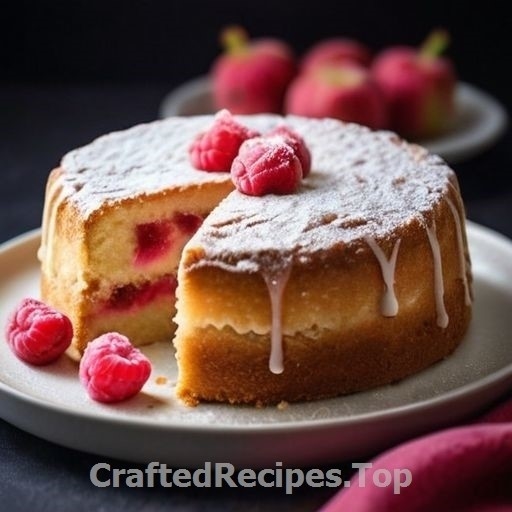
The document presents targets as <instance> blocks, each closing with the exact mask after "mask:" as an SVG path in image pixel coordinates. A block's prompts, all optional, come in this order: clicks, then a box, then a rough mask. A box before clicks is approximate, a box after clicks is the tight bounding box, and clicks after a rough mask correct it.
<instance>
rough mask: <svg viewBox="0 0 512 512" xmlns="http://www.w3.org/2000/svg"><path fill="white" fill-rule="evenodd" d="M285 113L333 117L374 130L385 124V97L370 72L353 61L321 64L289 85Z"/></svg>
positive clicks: (383, 126)
mask: <svg viewBox="0 0 512 512" xmlns="http://www.w3.org/2000/svg"><path fill="white" fill-rule="evenodd" d="M285 109H286V112H287V113H288V114H295V115H300V116H306V117H320V118H321V117H332V118H335V119H341V120H342V121H347V122H353V123H359V124H363V125H366V126H368V127H370V128H373V129H379V128H385V127H386V126H387V112H386V105H385V101H384V98H383V96H382V93H381V91H380V89H379V88H378V87H377V85H376V84H375V82H374V81H373V79H372V78H371V75H370V72H369V71H368V70H367V69H366V68H364V67H362V66H358V65H356V64H345V65H337V66H323V67H319V68H317V69H315V70H312V71H311V72H309V73H301V74H300V75H299V76H298V77H297V78H295V80H294V81H293V82H292V83H291V84H290V87H289V89H288V93H287V95H286V100H285Z"/></svg>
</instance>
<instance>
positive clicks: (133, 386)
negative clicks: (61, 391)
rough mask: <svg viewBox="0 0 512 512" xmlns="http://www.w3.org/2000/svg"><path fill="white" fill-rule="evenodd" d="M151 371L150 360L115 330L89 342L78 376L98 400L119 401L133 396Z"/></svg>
mask: <svg viewBox="0 0 512 512" xmlns="http://www.w3.org/2000/svg"><path fill="white" fill-rule="evenodd" d="M150 374H151V363H150V361H149V359H148V358H147V357H146V356H145V355H144V354H143V353H142V352H141V351H140V350H139V349H137V348H135V347H134V346H133V345H132V344H131V343H130V340H129V339H128V338H127V337H126V336H123V335H122V334H119V333H117V332H109V333H106V334H103V335H101V336H99V337H98V338H96V339H95V340H93V341H91V342H90V343H89V344H88V345H87V348H86V349H85V352H84V355H83V357H82V359H81V360H80V369H79V376H80V380H81V382H82V384H83V385H84V386H85V388H86V390H87V392H88V394H89V396H90V397H91V398H92V399H93V400H96V401H98V402H120V401H122V400H126V399H128V398H131V397H132V396H134V395H136V394H137V393H138V392H139V391H140V390H141V389H142V386H143V385H144V384H145V382H146V381H147V380H148V378H149V375H150Z"/></svg>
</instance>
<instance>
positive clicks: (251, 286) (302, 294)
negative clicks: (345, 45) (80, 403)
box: [40, 115, 471, 404]
mask: <svg viewBox="0 0 512 512" xmlns="http://www.w3.org/2000/svg"><path fill="white" fill-rule="evenodd" d="M237 119H238V120H239V121H240V122H241V123H243V124H244V125H246V126H248V127H250V128H251V129H253V130H257V131H258V132H260V133H265V132H267V131H270V130H272V129H273V128H275V127H276V126H279V125H282V124H285V125H286V126H288V127H289V128H291V129H292V130H294V131H295V132H296V133H298V134H299V135H301V136H302V137H303V139H304V140H305V142H306V144H307V146H308V147H309V149H310V151H311V155H312V169H311V173H310V174H309V175H308V177H307V178H306V179H305V180H304V181H303V182H302V185H301V186H300V188H299V189H298V191H297V192H296V193H293V194H285V195H274V194H270V195H265V196H263V197H253V196H247V195H245V194H242V193H240V192H239V191H237V190H233V184H232V182H231V179H230V175H229V173H211V172H203V171H199V170H197V169H194V168H193V167H192V165H191V164H190V162H189V159H188V148H189V146H190V143H191V142H192V140H193V138H194V136H195V135H197V134H198V133H199V132H201V131H204V130H205V129H207V127H208V126H209V125H210V124H211V123H212V117H211V116H198V117H190V118H170V119H167V120H164V121H158V122H155V123H151V124H147V125H141V126H138V127H135V128H132V129H131V130H127V131H124V132H119V133H114V134H110V135H107V136H105V137H102V138H100V139H98V140H96V141H94V142H92V143H91V144H90V145H88V146H86V147H84V148H80V149H78V150H75V151H73V152H71V153H69V154H68V155H66V157H65V158H64V159H63V161H62V164H61V166H60V167H59V168H58V169H57V170H55V171H53V172H52V174H51V176H50V179H49V184H48V189H47V196H46V205H45V214H44V219H43V241H42V248H41V251H40V258H41V260H42V295H43V298H44V299H45V300H46V301H47V302H49V303H50V304H52V305H54V306H55V307H57V308H60V309H61V310H63V311H64V312H66V313H67V314H69V315H70V318H71V320H72V322H73V324H74V327H75V338H74V341H73V347H72V350H71V355H73V356H74V357H80V354H81V353H82V352H83V350H84V348H85V346H86V345H87V343H88V342H89V341H90V340H91V339H93V338H94V337H96V336H98V335H99V334H101V333H103V332H108V331H113V330H115V331H119V332H122V333H123V334H126V335H128V336H129V337H130V339H131V340H132V341H133V342H134V343H135V344H143V343H149V342H153V341H162V340H167V341H168V342H169V343H171V340H173V342H174V345H175V347H176V357H177V360H178V371H179V377H178V383H177V387H176V392H177V394H178V396H179V397H180V398H182V399H183V400H184V401H185V402H186V403H189V404H196V403H198V402H200V401H223V402H231V403H252V404H269V403H278V402H280V401H283V400H284V401H298V400H312V399H318V398H323V397H330V396H336V395H340V394H344V393H350V392H354V391H358V390H362V389H367V388H370V387H374V386H378V385H382V384H387V383H391V382H395V381H397V380H400V379H402V378H404V377H406V376H408V375H411V374H413V373H415V372H418V371H420V370H422V369H424V368H426V367H427V366H429V365H431V364H433V363H434V362H436V361H439V360H441V359H442V358H444V357H446V356H448V355H449V354H450V353H451V352H452V351H453V350H454V349H455V348H456V347H457V345H458V344H459V342H460V341H461V340H462V339H463V336H464V333H465V331H466V329H467V326H468V324H469V321H470V317H471V271H470V264H469V255H468V249H467V241H466V233H465V224H464V207H463V203H462V200H461V197H460V192H459V188H458V184H457V179H456V176H455V174H454V172H453V171H452V170H451V169H450V168H449V167H448V166H447V165H446V164H445V162H444V161H443V160H442V159H441V158H439V157H437V156H435V155H431V154H429V153H428V152H427V151H426V150H424V149H423V148H421V147H419V146H416V145H411V144H408V143H406V142H405V141H404V140H402V139H400V138H399V137H398V136H396V135H395V134H393V133H390V132H373V131H370V130H368V129H366V128H364V127H361V126H358V125H354V124H346V123H342V122H339V121H335V120H329V119H323V120H315V119H305V118H299V117H286V118H282V117H279V116H270V115H258V116H238V117H237ZM175 295H176V296H177V301H176V305H175ZM175 307H176V309H175ZM172 319H174V321H172ZM176 326H177V330H176V332H175V334H173V333H174V330H175V328H176Z"/></svg>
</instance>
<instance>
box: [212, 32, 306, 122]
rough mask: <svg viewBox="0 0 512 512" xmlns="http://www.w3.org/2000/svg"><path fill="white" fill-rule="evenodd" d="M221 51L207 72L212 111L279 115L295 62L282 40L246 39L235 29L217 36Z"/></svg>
mask: <svg viewBox="0 0 512 512" xmlns="http://www.w3.org/2000/svg"><path fill="white" fill-rule="evenodd" d="M221 41H222V44H223V46H224V48H225V51H224V53H223V54H222V55H220V56H219V57H218V58H217V59H216V60H215V61H214V63H213V65H212V69H211V79H212V96H213V102H214V105H215V108H216V109H224V108H225V109H228V110H229V111H230V112H231V113H232V114H255V113H259V112H274V113H281V112H282V110H283V99H284V95H285V92H286V89H287V87H288V85H289V83H290V81H291V80H292V78H293V77H294V76H295V73H296V60H295V56H294V53H293V51H292V49H291V47H290V46H289V45H288V44H287V43H285V42H284V41H282V40H279V39H273V38H261V39H254V40H250V39H249V37H248V35H247V32H246V31H245V30H244V29H243V28H241V27H238V26H235V27H228V28H227V29H225V30H224V31H223V32H222V34H221Z"/></svg>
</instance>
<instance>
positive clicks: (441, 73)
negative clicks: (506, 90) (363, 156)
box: [372, 30, 457, 139]
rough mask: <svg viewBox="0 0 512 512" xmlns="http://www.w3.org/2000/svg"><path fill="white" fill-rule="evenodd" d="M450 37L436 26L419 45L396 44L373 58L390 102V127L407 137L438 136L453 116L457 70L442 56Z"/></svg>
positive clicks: (378, 81)
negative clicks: (416, 46)
mask: <svg viewBox="0 0 512 512" xmlns="http://www.w3.org/2000/svg"><path fill="white" fill-rule="evenodd" d="M448 39H449V38H448V33H447V32H446V31H443V30H436V31H434V32H432V34H431V35H430V36H429V37H428V38H427V39H426V41H425V42H424V43H423V45H422V46H421V47H420V48H419V49H417V48H413V47H409V46H394V47H390V48H387V49H385V50H383V51H382V52H381V53H380V54H378V55H377V56H376V57H375V59H374V62H373V65H372V74H373V77H374V78H375V81H376V82H377V84H378V85H379V87H380V88H381V89H382V91H383V93H384V96H385V98H386V101H387V103H388V111H389V115H390V128H391V129H393V130H395V131H396V132H398V133H399V134H400V135H402V136H404V137H406V138H409V139H425V138H429V137H435V136H437V135H439V134H441V133H442V132H443V131H445V130H446V129H447V128H448V127H449V126H450V123H451V121H452V119H453V116H454V112H455V105H454V103H455V87H456V82H457V79H456V73H455V69H454V66H453V64H452V62H451V61H450V60H449V59H448V58H445V57H441V56H440V54H441V53H442V52H443V50H444V49H445V48H446V46H447V44H448Z"/></svg>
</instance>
